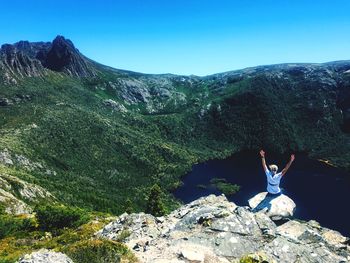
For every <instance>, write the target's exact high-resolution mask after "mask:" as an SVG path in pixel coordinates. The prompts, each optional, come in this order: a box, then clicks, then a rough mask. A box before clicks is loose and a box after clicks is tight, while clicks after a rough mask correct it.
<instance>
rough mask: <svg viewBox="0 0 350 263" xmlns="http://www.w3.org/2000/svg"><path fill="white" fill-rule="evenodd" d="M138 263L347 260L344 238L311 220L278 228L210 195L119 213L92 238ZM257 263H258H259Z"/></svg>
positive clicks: (262, 214)
mask: <svg viewBox="0 0 350 263" xmlns="http://www.w3.org/2000/svg"><path fill="white" fill-rule="evenodd" d="M121 233H124V234H125V233H128V234H129V236H128V237H127V238H126V239H125V243H126V244H127V246H128V247H129V248H130V249H131V250H133V251H134V253H135V254H136V255H137V256H138V257H139V259H140V261H141V262H235V261H239V259H241V258H242V257H245V256H247V255H249V254H253V255H251V256H252V257H254V258H258V259H261V260H266V261H267V262H324V263H329V262H349V261H350V246H349V243H348V242H349V239H348V238H346V237H344V236H342V235H341V234H340V233H338V232H336V231H333V230H330V229H327V228H323V227H321V226H320V225H319V224H318V223H317V222H315V221H309V222H300V221H297V220H288V221H287V222H285V223H284V224H282V225H280V226H277V225H276V224H275V223H274V221H272V220H271V219H270V217H269V216H268V215H266V211H265V210H261V211H259V212H252V211H251V209H250V208H248V207H239V206H236V205H235V204H234V203H232V202H229V201H228V200H227V199H226V197H225V196H223V195H222V196H215V195H210V196H207V197H204V198H200V199H198V200H196V201H193V202H192V203H189V204H187V205H184V206H182V207H180V208H179V209H177V210H175V211H173V212H172V213H171V214H170V215H168V216H166V217H160V218H159V217H158V218H157V217H154V216H152V215H148V214H144V213H138V214H130V215H128V214H123V215H121V216H120V217H119V218H118V219H117V220H116V221H114V222H112V223H110V224H108V225H107V226H105V227H104V228H103V229H102V230H101V231H99V232H98V233H97V236H99V237H102V238H108V239H112V240H117V239H118V238H119V237H120V235H121ZM258 262H259V261H258Z"/></svg>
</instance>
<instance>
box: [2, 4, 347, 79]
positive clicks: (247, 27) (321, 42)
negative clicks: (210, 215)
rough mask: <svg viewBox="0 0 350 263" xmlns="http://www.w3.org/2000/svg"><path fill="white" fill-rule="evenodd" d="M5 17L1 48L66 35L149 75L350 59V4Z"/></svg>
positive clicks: (38, 9)
mask: <svg viewBox="0 0 350 263" xmlns="http://www.w3.org/2000/svg"><path fill="white" fill-rule="evenodd" d="M0 19H1V26H0V28H1V30H0V43H1V44H2V43H13V42H17V41H19V40H29V41H51V40H52V39H53V38H54V37H55V36H56V35H58V34H60V35H63V36H65V37H67V38H69V39H71V40H72V41H73V42H74V44H75V45H76V47H77V48H78V49H79V50H80V51H81V52H82V53H83V54H85V55H86V56H88V57H90V58H92V59H94V60H96V61H98V62H100V63H102V64H106V65H109V66H113V67H115V68H121V69H128V70H133V71H139V72H145V73H168V72H170V73H177V74H186V75H188V74H196V75H206V74H212V73H217V72H223V71H228V70H233V69H239V68H244V67H248V66H255V65H261V64H274V63H283V62H326V61H333V60H342V59H350V1H349V0H343V1H341V0H332V1H323V0H318V1H316V0H313V1H310V0H309V1H308V0H304V1H300V0H289V1H287V0H255V1H254V0H251V1H248V0H241V1H235V0H231V1H229V0H227V1H226V0H212V1H207V0H192V1H191V0H187V1H186V0H176V1H175V0H174V1H166V0H159V1H156V0H124V1H118V0H115V1H112V0H100V1H97V0H96V1H92V0H85V1H83V0H76V1H73V0H71V1H67V0H60V1H54V0H12V1H1V9H0Z"/></svg>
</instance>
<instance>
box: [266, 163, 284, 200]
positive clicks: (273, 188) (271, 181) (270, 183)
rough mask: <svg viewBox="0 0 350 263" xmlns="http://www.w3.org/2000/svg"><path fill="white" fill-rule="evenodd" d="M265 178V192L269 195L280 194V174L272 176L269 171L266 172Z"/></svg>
mask: <svg viewBox="0 0 350 263" xmlns="http://www.w3.org/2000/svg"><path fill="white" fill-rule="evenodd" d="M266 178H267V191H268V192H269V193H271V194H278V193H279V192H281V189H280V181H281V178H282V172H280V173H277V174H275V175H274V174H273V173H272V172H271V171H270V170H269V169H267V170H266Z"/></svg>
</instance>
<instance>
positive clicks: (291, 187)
mask: <svg viewBox="0 0 350 263" xmlns="http://www.w3.org/2000/svg"><path fill="white" fill-rule="evenodd" d="M287 161H288V157H285V156H284V157H281V156H277V155H275V156H273V157H269V155H268V154H266V162H267V164H272V163H274V164H277V165H278V167H279V171H280V170H282V169H283V168H284V166H285V164H286V163H287ZM212 178H225V179H226V180H227V182H229V183H234V184H238V185H240V186H241V189H240V190H239V192H238V193H236V194H234V195H231V196H228V199H229V200H230V201H233V202H234V203H236V204H237V205H240V206H245V205H248V199H249V198H251V197H253V196H254V195H256V194H257V193H259V192H263V191H266V177H265V173H264V171H263V169H262V166H261V158H260V156H259V154H258V153H239V154H235V155H233V156H231V157H229V158H227V159H224V160H209V161H207V162H205V163H200V164H196V165H194V166H193V167H192V171H191V172H189V173H188V174H187V175H185V176H184V177H183V178H182V179H183V180H182V181H183V185H182V186H181V187H179V188H177V189H176V190H175V191H174V195H175V197H177V198H178V199H180V200H182V201H183V202H184V203H189V202H191V201H193V200H195V199H197V198H199V197H202V196H206V195H209V194H217V195H218V194H221V192H219V191H218V190H217V189H216V188H215V187H214V186H212V185H211V183H210V180H211V179H212ZM198 185H205V186H206V188H205V189H204V188H202V187H198ZM280 186H281V188H282V191H283V193H284V194H286V195H287V196H289V197H290V198H292V199H293V200H294V202H295V203H296V211H295V214H294V216H295V217H296V218H298V219H302V220H311V219H313V220H316V221H318V222H319V223H320V224H321V225H322V226H324V227H328V228H331V229H334V230H338V231H339V232H340V233H342V234H343V235H346V236H350V206H349V198H350V174H349V173H347V172H345V171H342V170H340V169H337V168H335V167H332V166H329V165H327V164H325V163H323V162H319V161H316V160H312V159H309V158H308V157H307V156H306V155H305V154H296V160H295V161H294V163H293V164H292V166H291V168H290V169H289V170H288V172H287V173H286V175H285V176H284V177H283V178H282V180H281V184H280Z"/></svg>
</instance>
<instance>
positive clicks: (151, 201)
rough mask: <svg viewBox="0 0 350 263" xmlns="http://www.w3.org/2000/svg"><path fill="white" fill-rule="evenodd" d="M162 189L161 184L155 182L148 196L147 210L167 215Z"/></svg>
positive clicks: (150, 212) (152, 213) (153, 213)
mask: <svg viewBox="0 0 350 263" xmlns="http://www.w3.org/2000/svg"><path fill="white" fill-rule="evenodd" d="M162 195H163V193H162V190H161V189H160V187H159V185H157V184H155V185H153V186H152V188H151V189H150V193H149V195H148V197H147V209H146V212H147V213H149V214H151V215H154V216H163V215H165V207H164V203H163V201H162Z"/></svg>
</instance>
